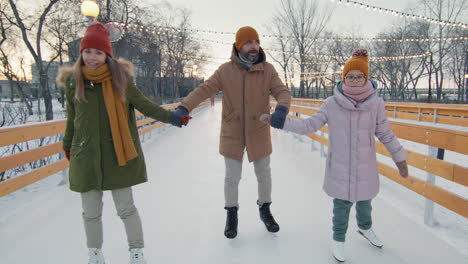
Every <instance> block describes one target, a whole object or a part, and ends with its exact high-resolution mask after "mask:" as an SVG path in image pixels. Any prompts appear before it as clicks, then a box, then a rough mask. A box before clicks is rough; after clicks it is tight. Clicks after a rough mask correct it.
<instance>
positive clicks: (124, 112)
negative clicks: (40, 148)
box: [57, 24, 190, 264]
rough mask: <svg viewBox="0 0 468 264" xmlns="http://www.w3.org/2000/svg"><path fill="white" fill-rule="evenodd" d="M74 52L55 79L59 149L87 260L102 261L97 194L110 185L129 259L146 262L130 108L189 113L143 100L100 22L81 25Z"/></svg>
mask: <svg viewBox="0 0 468 264" xmlns="http://www.w3.org/2000/svg"><path fill="white" fill-rule="evenodd" d="M80 54H81V55H80V57H79V58H78V61H77V62H76V63H75V65H74V66H73V68H70V67H68V68H62V69H61V70H60V74H59V76H58V78H57V82H58V83H59V85H60V86H62V87H65V91H66V99H67V115H68V116H67V125H66V130H65V135H64V137H63V149H64V151H65V154H66V157H67V159H68V160H69V161H70V170H69V179H70V189H71V190H72V191H76V192H80V193H81V200H82V206H83V220H84V226H85V232H86V239H87V246H88V248H89V263H92V264H103V263H104V257H103V255H102V252H101V247H102V243H103V233H102V222H101V215H102V206H103V203H102V194H103V191H104V190H111V191H112V197H113V199H114V203H115V206H116V208H117V214H118V215H119V216H120V218H121V219H122V221H123V222H124V225H125V230H126V233H127V238H128V245H129V251H130V263H131V264H140V263H146V261H145V259H144V257H143V252H142V248H143V246H144V244H143V231H142V226H141V220H140V216H139V214H138V211H137V209H136V207H135V205H134V202H133V197H132V189H131V186H133V185H136V184H140V183H143V182H146V181H147V175H146V166H145V160H144V157H143V152H142V149H141V144H140V140H139V136H138V130H137V126H136V122H135V112H134V108H136V109H138V110H139V111H140V112H142V113H143V114H144V115H146V116H149V117H152V118H154V119H157V120H159V121H162V122H165V123H171V124H172V125H175V126H178V127H181V125H186V124H187V123H188V120H189V119H190V117H189V116H181V115H177V114H175V113H173V112H171V111H168V110H165V109H163V108H162V107H160V106H159V105H157V104H154V103H152V102H151V101H150V100H148V99H147V98H146V97H145V96H144V95H143V94H142V93H141V92H140V91H139V90H138V88H137V87H136V86H135V84H134V82H133V80H132V74H133V65H132V64H131V63H130V62H127V61H125V60H123V59H119V60H116V59H114V58H113V57H112V46H111V43H110V39H109V31H108V30H107V29H106V28H105V27H104V26H103V25H101V24H93V25H91V26H89V27H88V28H87V29H86V33H85V35H84V37H83V39H82V40H81V43H80Z"/></svg>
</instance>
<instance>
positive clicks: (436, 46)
mask: <svg viewBox="0 0 468 264" xmlns="http://www.w3.org/2000/svg"><path fill="white" fill-rule="evenodd" d="M420 3H421V4H422V5H423V6H424V8H425V10H424V11H425V15H427V16H429V17H433V18H436V19H438V20H444V21H459V20H461V19H462V18H464V17H466V15H467V10H468V1H466V0H421V1H420ZM455 30H456V29H455V27H452V26H449V25H446V24H438V23H437V24H435V25H429V26H428V30H427V31H426V34H425V35H424V36H425V37H428V38H429V37H432V38H437V39H438V40H435V41H432V42H430V43H427V45H425V46H424V47H425V49H423V51H425V52H431V53H432V54H433V62H432V63H431V65H430V66H431V68H432V69H433V71H434V75H435V85H436V91H437V100H441V99H442V88H443V87H444V76H445V73H446V71H447V69H446V68H447V66H448V64H449V63H448V61H449V60H450V58H449V56H448V54H449V52H450V50H451V48H452V44H453V42H451V41H449V40H445V39H444V38H446V37H448V36H453V34H454V32H455ZM431 75H432V74H431ZM431 75H430V76H431Z"/></svg>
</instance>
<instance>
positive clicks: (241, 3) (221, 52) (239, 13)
mask: <svg viewBox="0 0 468 264" xmlns="http://www.w3.org/2000/svg"><path fill="white" fill-rule="evenodd" d="M318 1H319V2H320V4H324V5H327V6H328V8H334V12H333V15H332V18H331V20H330V22H329V26H328V29H329V30H332V31H334V32H336V33H343V34H346V33H347V32H362V36H363V37H373V36H374V35H375V34H376V33H378V32H381V31H383V30H385V29H386V28H389V27H391V25H392V23H394V22H398V21H401V19H400V18H395V17H394V16H392V15H386V14H382V13H378V12H374V11H370V10H366V9H365V8H359V7H354V6H353V5H350V6H347V5H346V4H338V3H337V2H338V1H337V0H335V1H333V2H332V1H330V0H318ZM144 2H146V3H147V4H150V3H154V2H156V1H151V0H145V1H144ZM359 2H361V3H365V4H369V5H373V6H377V7H382V8H387V9H392V10H397V11H405V10H408V8H414V7H417V6H418V2H419V0H410V1H404V0H392V1H389V0H367V1H359ZM170 3H171V4H172V5H173V6H176V7H185V8H188V9H189V10H191V11H192V26H193V28H195V29H203V30H212V31H225V32H236V31H237V29H238V28H240V27H242V26H246V25H249V26H252V27H254V28H255V29H257V31H258V33H259V34H260V35H262V34H270V32H268V31H266V29H265V28H266V27H265V26H266V25H268V23H270V22H271V20H272V17H273V16H274V14H275V13H276V12H277V10H279V7H280V3H281V1H280V0H236V1H220V0H196V1H192V0H171V1H170ZM224 3H226V4H224ZM421 14H422V12H421ZM213 36H214V35H212V34H211V35H209V34H203V35H200V37H204V38H213ZM216 37H218V36H216ZM220 40H221V41H223V42H227V43H232V42H234V36H233V35H226V36H224V38H221V39H220ZM260 41H261V42H262V39H260ZM261 45H262V46H263V47H268V45H269V44H268V43H267V42H265V41H263V42H262V44H261ZM207 50H209V52H208V53H207V54H208V55H210V56H215V57H220V58H225V60H228V58H229V56H230V53H231V46H227V45H220V44H213V45H211V46H209V47H207ZM269 61H270V62H271V60H269ZM221 63H222V60H219V63H211V64H210V65H206V68H205V71H204V72H200V74H201V75H203V76H204V77H208V76H209V75H211V73H212V72H214V70H216V68H217V67H218V66H219V65H220V64H221Z"/></svg>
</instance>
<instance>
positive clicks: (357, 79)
mask: <svg viewBox="0 0 468 264" xmlns="http://www.w3.org/2000/svg"><path fill="white" fill-rule="evenodd" d="M345 79H346V80H348V81H351V82H361V81H363V80H364V79H366V76H365V75H361V76H346V77H345Z"/></svg>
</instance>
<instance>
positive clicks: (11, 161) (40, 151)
mask: <svg viewBox="0 0 468 264" xmlns="http://www.w3.org/2000/svg"><path fill="white" fill-rule="evenodd" d="M208 102H209V101H205V102H203V103H202V104H200V106H199V107H198V108H201V107H204V106H206V105H207V104H208ZM178 105H179V104H170V105H163V106H162V107H163V108H165V109H174V108H175V107H177V106H178ZM136 116H137V118H138V117H141V116H143V114H141V113H140V112H138V111H136ZM153 122H156V120H154V119H152V118H149V117H146V118H143V119H140V120H138V121H137V126H138V127H139V128H140V127H142V126H145V125H148V124H151V123H153ZM163 125H165V123H162V122H156V123H155V124H152V125H149V126H146V127H143V128H141V129H139V131H138V133H139V135H140V136H141V135H144V134H146V133H148V132H151V131H152V130H154V129H156V128H158V127H160V126H163ZM65 126H66V121H65V120H58V121H49V122H41V123H37V124H33V125H22V126H17V127H12V128H8V127H6V128H1V129H0V147H4V146H9V145H14V144H18V143H21V142H26V141H29V140H34V139H40V138H45V137H50V136H55V135H59V134H63V133H64V131H65ZM61 152H63V149H62V142H57V143H53V144H49V145H46V146H42V147H38V148H34V149H31V150H27V151H23V152H19V153H16V154H13V155H9V156H6V157H3V158H0V172H4V171H7V170H10V169H14V168H17V167H19V166H21V165H24V164H28V163H30V162H33V161H36V160H40V159H44V158H46V157H49V156H51V155H55V154H58V153H61ZM68 165H69V164H68V161H67V160H66V159H61V160H58V161H56V162H54V163H50V164H48V165H45V166H43V167H40V168H38V169H35V170H32V171H30V172H27V173H25V174H23V175H19V176H15V177H14V178H12V179H9V180H6V181H3V182H0V197H2V196H5V195H7V194H10V193H12V192H15V191H17V190H19V189H21V188H24V187H26V186H28V185H30V184H32V183H34V182H37V181H39V180H41V179H44V178H46V177H48V176H50V175H53V174H55V173H57V172H60V171H62V170H64V169H66V168H68Z"/></svg>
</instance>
